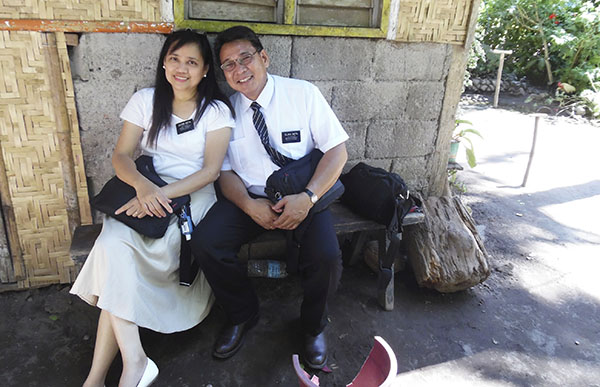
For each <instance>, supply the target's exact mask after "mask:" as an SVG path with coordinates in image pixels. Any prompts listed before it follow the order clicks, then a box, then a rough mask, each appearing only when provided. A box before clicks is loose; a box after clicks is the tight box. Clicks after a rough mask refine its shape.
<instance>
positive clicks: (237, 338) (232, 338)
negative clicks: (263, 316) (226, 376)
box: [213, 313, 258, 359]
mask: <svg viewBox="0 0 600 387" xmlns="http://www.w3.org/2000/svg"><path fill="white" fill-rule="evenodd" d="M257 322H258V313H257V314H255V315H254V316H252V317H251V318H250V319H249V320H247V321H245V322H243V323H241V324H237V325H232V324H229V325H227V326H225V328H223V330H222V331H221V333H220V334H219V337H218V338H217V341H216V342H215V348H214V350H213V356H214V357H217V358H219V359H227V358H228V357H231V356H233V355H235V353H236V352H237V351H238V350H239V349H240V348H241V347H242V344H243V342H244V335H245V333H246V332H247V331H248V330H249V329H250V328H252V327H253V326H255V325H256V323H257Z"/></svg>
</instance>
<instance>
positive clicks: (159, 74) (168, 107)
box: [147, 29, 235, 147]
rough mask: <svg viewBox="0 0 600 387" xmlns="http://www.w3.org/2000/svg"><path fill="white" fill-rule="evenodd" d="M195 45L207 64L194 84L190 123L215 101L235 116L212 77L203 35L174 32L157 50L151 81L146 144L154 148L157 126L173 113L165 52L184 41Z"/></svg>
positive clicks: (167, 122)
mask: <svg viewBox="0 0 600 387" xmlns="http://www.w3.org/2000/svg"><path fill="white" fill-rule="evenodd" d="M190 43H193V44H196V45H197V46H198V48H199V49H200V53H201V54H202V59H203V60H204V64H205V65H208V72H207V73H206V77H205V78H202V81H201V82H200V83H199V84H198V90H197V91H198V92H197V93H196V115H195V116H194V124H197V123H198V121H200V118H201V117H202V114H204V111H206V108H207V107H208V106H209V105H211V104H215V103H216V101H217V100H218V101H221V102H223V103H225V105H227V107H228V108H229V110H231V114H232V115H233V116H234V117H235V111H234V110H233V107H232V106H231V103H230V102H229V99H228V98H227V97H226V96H225V94H224V93H223V92H222V91H221V89H219V86H218V85H217V80H216V77H215V70H214V61H213V54H212V51H211V49H210V45H209V43H208V39H207V38H206V35H203V34H198V33H196V32H194V31H192V30H188V29H186V30H180V31H175V32H173V33H172V34H170V35H169V36H168V37H167V40H165V43H164V44H163V47H162V49H161V51H160V57H159V58H158V64H157V65H156V80H155V82H154V102H153V107H152V125H150V130H149V132H148V141H147V145H148V146H149V147H156V141H157V139H158V134H159V133H160V131H161V129H162V128H164V127H165V125H168V124H169V122H170V121H171V118H172V117H171V115H172V114H173V97H174V96H173V88H172V87H171V84H170V83H169V82H168V81H167V78H166V76H165V69H163V64H164V60H165V57H166V56H167V54H168V53H170V52H173V51H175V50H178V49H179V48H181V47H183V46H185V45H186V44H190Z"/></svg>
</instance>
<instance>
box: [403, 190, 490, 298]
mask: <svg viewBox="0 0 600 387" xmlns="http://www.w3.org/2000/svg"><path fill="white" fill-rule="evenodd" d="M423 212H424V214H425V223H422V224H418V225H415V226H413V227H410V228H408V229H407V230H406V231H405V233H406V239H405V242H406V243H407V251H408V259H409V262H410V265H411V267H412V269H413V272H414V274H415V278H416V280H417V283H418V284H419V286H422V287H427V288H432V289H435V290H437V291H439V292H442V293H451V292H457V291H461V290H465V289H468V288H470V287H472V286H475V285H477V284H479V283H481V282H483V281H485V279H486V278H487V277H488V276H489V275H490V269H489V266H488V263H487V261H488V258H489V257H488V254H487V251H486V250H485V247H484V245H483V241H482V240H481V238H480V237H479V234H478V232H477V229H476V227H475V223H474V221H473V218H472V217H471V215H470V214H469V213H468V211H467V209H466V208H465V206H464V205H463V204H462V202H461V201H460V198H458V197H449V196H442V197H429V198H428V199H427V200H425V201H424V202H423Z"/></svg>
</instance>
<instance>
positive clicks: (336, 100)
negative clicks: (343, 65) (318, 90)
mask: <svg viewBox="0 0 600 387" xmlns="http://www.w3.org/2000/svg"><path fill="white" fill-rule="evenodd" d="M407 91H408V87H407V85H406V84H405V83H404V82H348V83H341V84H339V85H336V86H334V88H333V101H332V105H333V106H332V107H333V110H334V111H335V112H336V114H338V117H339V118H340V120H344V121H366V120H371V119H375V118H377V119H396V118H398V117H400V116H402V115H403V114H404V109H405V106H406V97H407Z"/></svg>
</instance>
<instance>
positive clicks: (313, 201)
mask: <svg viewBox="0 0 600 387" xmlns="http://www.w3.org/2000/svg"><path fill="white" fill-rule="evenodd" d="M310 201H311V202H312V204H316V203H317V202H318V201H319V198H318V197H317V195H315V194H313V195H312V196H311V197H310Z"/></svg>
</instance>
